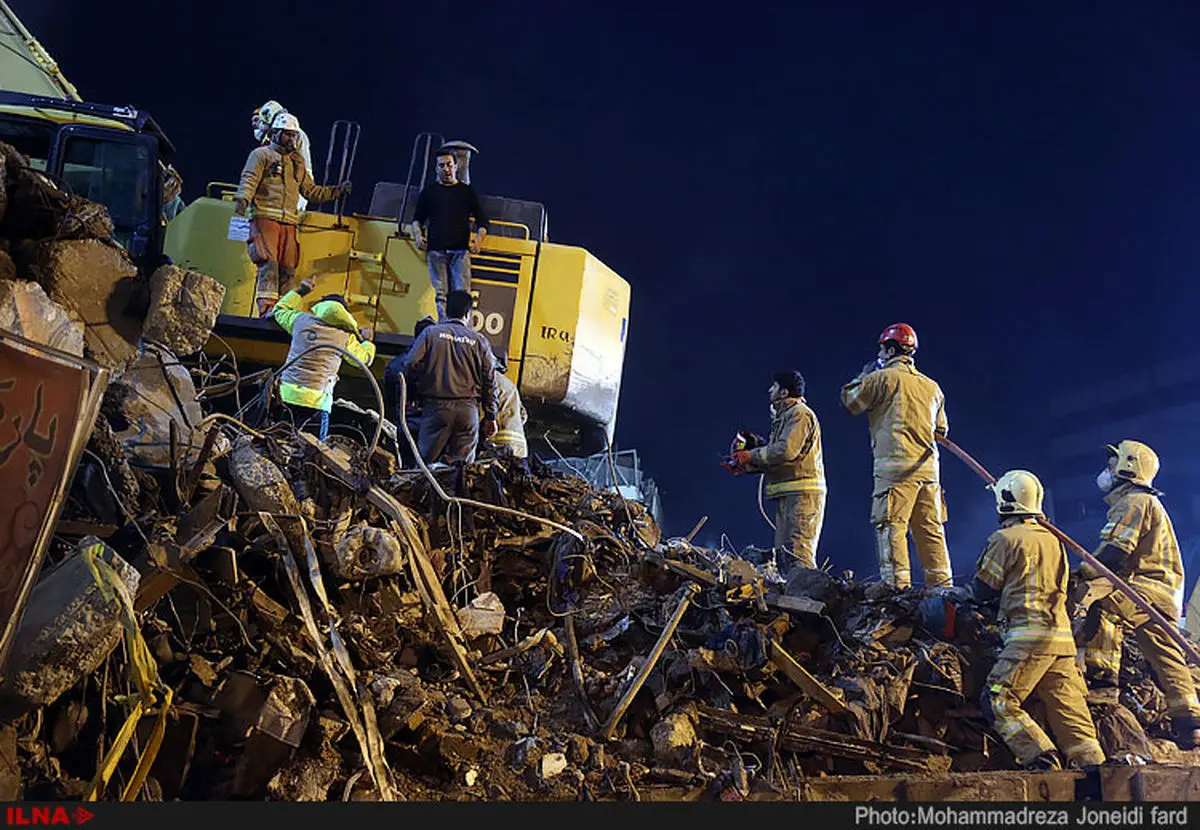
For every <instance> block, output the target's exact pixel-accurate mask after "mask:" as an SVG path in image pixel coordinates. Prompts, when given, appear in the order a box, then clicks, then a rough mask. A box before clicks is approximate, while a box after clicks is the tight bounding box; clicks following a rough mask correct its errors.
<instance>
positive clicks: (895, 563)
mask: <svg viewBox="0 0 1200 830" xmlns="http://www.w3.org/2000/svg"><path fill="white" fill-rule="evenodd" d="M916 351H917V333H916V332H915V331H913V328H912V326H910V325H908V324H907V323H894V324H893V325H890V326H888V327H887V328H886V329H884V330H883V333H882V334H880V335H879V355H878V359H877V360H876V361H875V362H873V363H868V364H867V365H866V366H864V367H863V370H862V371H861V372H859V373H858V376H857V377H856V378H854V380H852V381H850V382H849V383H847V384H846V385H845V386H843V387H842V406H843V407H845V409H846V411H847V412H849V413H850V414H851V415H864V414H865V415H866V416H867V422H868V425H869V428H870V432H871V452H872V454H873V455H874V474H875V486H874V490H873V491H872V494H871V524H873V525H874V526H875V531H876V539H877V547H878V552H879V573H880V576H881V577H882V579H883V581H884V582H885V583H887V584H889V585H893V586H895V587H897V588H907V587H909V586H910V585H911V584H912V577H911V570H910V566H909V559H908V538H907V537H908V534H909V532H910V531H911V533H912V536H913V542H914V543H915V545H916V548H917V558H918V559H920V560H921V568H922V569H923V570H924V572H925V584H926V585H929V586H948V585H950V584H951V579H952V573H951V570H950V553H949V551H948V550H947V549H946V533H945V529H944V527H943V524H944V523H945V521H946V501H945V497H944V495H943V493H942V487H941V475H940V470H939V462H938V446H937V441H936V439H935V438H934V436H935V435H946V434H947V433H948V432H949V431H950V427H949V424H948V422H947V420H946V398H945V395H943V394H942V389H941V387H940V386H938V385H937V383H936V382H935V381H933V379H931V378H929V377H926V376H925V375H923V374H921V373H920V372H918V371H917V367H916V365H915V364H914V362H913V354H914V353H915V352H916Z"/></svg>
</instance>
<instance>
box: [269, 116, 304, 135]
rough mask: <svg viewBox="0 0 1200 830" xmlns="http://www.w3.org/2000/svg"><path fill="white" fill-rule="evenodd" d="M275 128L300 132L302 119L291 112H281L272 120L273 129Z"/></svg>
mask: <svg viewBox="0 0 1200 830" xmlns="http://www.w3.org/2000/svg"><path fill="white" fill-rule="evenodd" d="M275 130H291V131H292V132H297V133H298V132H300V119H299V118H297V117H296V116H294V115H292V114H291V113H290V112H286V111H285V112H281V113H279V114H278V115H276V116H275V118H274V119H272V121H271V131H272V132H274V131H275Z"/></svg>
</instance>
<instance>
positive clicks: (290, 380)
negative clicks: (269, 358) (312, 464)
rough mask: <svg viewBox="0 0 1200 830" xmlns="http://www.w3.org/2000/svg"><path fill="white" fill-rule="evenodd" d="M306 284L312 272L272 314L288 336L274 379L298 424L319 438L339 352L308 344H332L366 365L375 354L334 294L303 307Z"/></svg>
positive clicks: (308, 288)
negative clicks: (281, 367)
mask: <svg viewBox="0 0 1200 830" xmlns="http://www.w3.org/2000/svg"><path fill="white" fill-rule="evenodd" d="M312 290H313V282H312V277H309V278H307V279H305V280H304V281H303V282H301V283H300V287H299V288H298V289H296V290H295V291H289V292H288V293H287V294H285V295H284V296H283V299H281V300H280V301H279V303H278V304H277V305H276V306H275V309H274V311H273V312H272V315H273V316H274V318H275V322H276V323H278V324H279V325H280V326H282V327H283V330H284V331H286V332H287V333H288V334H290V335H291V336H292V347H291V349H289V350H288V356H287V360H286V361H285V362H284V364H283V365H284V366H285V367H286V368H285V369H284V370H283V374H282V375H281V376H280V379H279V381H280V382H279V397H280V398H282V399H283V403H284V405H285V406H287V408H288V410H289V411H290V412H291V414H292V417H293V418H294V420H295V424H296V426H297V427H298V428H300V429H303V430H304V431H305V432H308V433H311V434H313V435H316V436H317V437H318V438H320V439H321V440H322V441H324V440H325V438H326V437H327V436H328V435H329V411H330V410H331V409H333V387H334V385H335V384H336V383H337V379H338V370H339V369H340V368H341V363H342V354H341V352H339V351H338V350H337V349H334V348H325V349H320V350H317V351H308V350H309V349H313V348H314V347H316V346H336V347H338V349H345V350H346V351H347V352H349V353H350V354H352V355H353V356H354V357H356V358H358V359H359V360H360V361H362V363H363V365H365V366H370V365H371V362H372V361H373V360H374V359H375V344H374V343H372V342H371V341H370V340H369V339H368V336H369V334H370V330H369V329H366V328H362V329H360V328H358V322H357V321H356V320H355V319H354V315H353V314H351V313H350V310H349V309H348V308H346V301H345V300H344V299H343V298H342V296H341V295H340V294H328V295H326V296H324V297H322V298H321V299H320V300H319V301H318V302H317V303H316V305H314V306H313V307H312V309H311V310H310V311H303V310H302V309H301V308H300V305H301V301H302V300H303V298H304V297H305V296H307V295H308V294H309V293H310V292H311V291H312ZM306 352H307V353H306ZM301 355H303V356H301ZM293 361H294V362H293Z"/></svg>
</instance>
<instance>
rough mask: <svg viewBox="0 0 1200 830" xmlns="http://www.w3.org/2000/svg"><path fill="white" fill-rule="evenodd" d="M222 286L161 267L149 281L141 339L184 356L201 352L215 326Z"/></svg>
mask: <svg viewBox="0 0 1200 830" xmlns="http://www.w3.org/2000/svg"><path fill="white" fill-rule="evenodd" d="M224 298H225V286H223V285H221V284H220V283H219V282H217V281H216V280H214V279H213V278H212V277H208V276H205V275H204V274H200V273H197V272H195V271H188V270H186V269H184V268H180V267H178V266H176V265H163V266H162V267H160V268H159V269H158V270H157V271H155V272H154V274H153V276H151V277H150V310H149V311H148V312H147V314H146V322H145V328H144V329H143V331H142V337H144V338H145V339H146V340H147V341H154V342H157V343H161V344H163V345H164V346H166V347H167V348H168V349H171V350H172V351H174V352H175V353H176V354H179V355H182V356H187V355H190V354H194V353H195V352H198V351H200V350H201V349H203V348H204V344H205V343H207V342H208V338H209V336H210V335H211V334H212V330H213V326H214V325H216V322H217V314H218V313H219V312H220V310H221V301H222V300H224Z"/></svg>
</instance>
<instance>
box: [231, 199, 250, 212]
mask: <svg viewBox="0 0 1200 830" xmlns="http://www.w3.org/2000/svg"><path fill="white" fill-rule="evenodd" d="M249 206H250V205H249V204H248V203H247V202H246V200H245V199H234V200H233V215H234V216H245V215H246V209H247V208H248V207H249Z"/></svg>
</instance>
